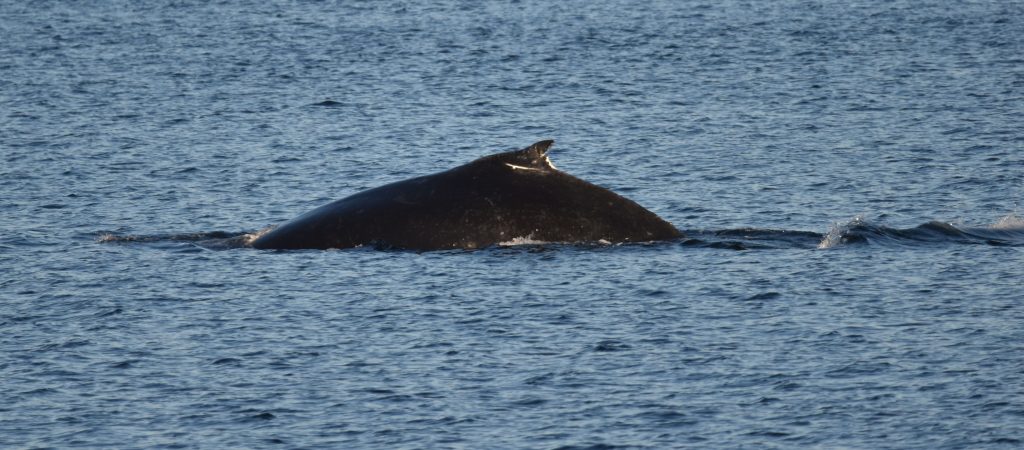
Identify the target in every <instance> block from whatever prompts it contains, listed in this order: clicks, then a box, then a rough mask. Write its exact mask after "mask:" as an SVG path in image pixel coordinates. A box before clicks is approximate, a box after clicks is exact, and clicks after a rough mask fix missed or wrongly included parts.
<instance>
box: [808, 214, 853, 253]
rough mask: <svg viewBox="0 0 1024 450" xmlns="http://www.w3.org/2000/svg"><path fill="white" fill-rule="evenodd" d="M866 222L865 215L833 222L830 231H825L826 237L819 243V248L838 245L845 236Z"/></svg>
mask: <svg viewBox="0 0 1024 450" xmlns="http://www.w3.org/2000/svg"><path fill="white" fill-rule="evenodd" d="M863 224H864V216H856V217H854V218H853V219H850V220H849V221H848V222H833V223H832V227H831V228H829V230H828V233H825V237H823V238H822V239H821V242H819V243H818V248H819V249H827V248H833V247H836V246H838V245H839V244H842V243H843V236H846V233H848V232H849V231H850V228H853V227H855V226H858V225H863Z"/></svg>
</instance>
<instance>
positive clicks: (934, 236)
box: [818, 214, 1024, 249]
mask: <svg viewBox="0 0 1024 450" xmlns="http://www.w3.org/2000/svg"><path fill="white" fill-rule="evenodd" d="M843 244H876V245H925V244H971V245H995V246H1024V220H1022V219H1021V218H1020V217H1018V216H1016V215H1013V214H1011V215H1007V216H1004V217H1002V218H1000V219H999V220H998V221H996V222H995V223H994V224H992V225H989V226H981V227H972V226H965V225H959V224H954V223H949V222H940V221H931V222H927V223H924V224H921V225H918V226H916V227H912V228H892V227H887V226H883V225H876V224H873V223H870V222H868V221H866V220H865V219H864V218H863V217H855V218H853V219H852V220H850V221H849V222H845V223H842V222H837V223H835V224H833V225H832V228H831V229H830V230H829V232H828V233H826V234H825V236H824V238H822V240H821V243H819V244H818V248H820V249H828V248H834V247H837V246H840V245H843Z"/></svg>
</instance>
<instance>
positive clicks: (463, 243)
mask: <svg viewBox="0 0 1024 450" xmlns="http://www.w3.org/2000/svg"><path fill="white" fill-rule="evenodd" d="M553 143H554V141H551V140H546V141H540V142H537V143H536V144H533V145H531V146H529V147H527V148H525V149H522V150H516V151H510V152H505V153H497V154H494V155H490V156H485V157H482V158H480V159H477V160H475V161H473V162H470V163H468V164H465V165H462V166H458V167H455V168H453V169H450V170H446V171H444V172H439V173H435V174H433V175H426V176H421V177H417V178H411V179H408V180H404V181H399V182H396V183H391V184H387V185H384V186H380V187H377V188H373V189H370V190H366V191H363V192H360V193H357V194H354V195H352V196H349V197H346V198H343V199H341V200H337V201H334V202H332V203H329V204H326V205H324V206H321V207H319V208H316V209H313V210H312V211H309V212H307V213H305V214H302V215H300V216H298V217H296V218H294V219H292V220H289V221H287V222H285V223H283V224H281V225H279V226H278V227H276V228H274V229H272V230H271V231H269V232H267V233H265V234H263V235H262V236H259V237H257V238H256V239H255V240H253V242H252V243H251V245H252V247H254V248H257V249H329V248H350V247H359V246H363V245H377V246H385V247H390V248H401V249H408V250H442V249H460V248H461V249H474V248H482V247H487V246H492V245H496V244H500V243H503V242H510V241H513V240H516V239H520V240H523V239H525V240H529V241H540V242H558V243H597V242H607V243H626V242H649V241H661V240H669V239H674V238H678V237H681V236H682V234H681V233H680V232H679V230H677V229H676V228H675V227H674V226H672V224H670V223H668V222H666V221H665V220H663V219H661V218H660V217H658V216H657V215H655V214H654V213H652V212H650V211H648V210H647V209H644V207H642V206H640V205H638V204H637V203H635V202H633V201H632V200H629V199H627V198H625V197H622V196H620V195H618V194H616V193H614V192H612V191H610V190H608V189H605V188H602V187H600V186H596V185H594V184H591V183H588V182H586V181H584V180H581V179H579V178H576V177H574V176H572V175H569V174H567V173H565V172H562V171H560V170H558V169H556V168H555V167H554V166H553V165H552V164H551V161H550V160H549V159H548V155H547V153H548V149H549V148H550V147H551V144H553Z"/></svg>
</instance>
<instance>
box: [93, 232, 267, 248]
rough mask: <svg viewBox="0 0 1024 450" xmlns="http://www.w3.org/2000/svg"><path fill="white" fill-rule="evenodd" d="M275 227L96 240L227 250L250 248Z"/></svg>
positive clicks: (100, 239)
mask: <svg viewBox="0 0 1024 450" xmlns="http://www.w3.org/2000/svg"><path fill="white" fill-rule="evenodd" d="M271 229H273V227H268V228H265V229H262V230H259V231H256V232H229V231H208V232H199V233H169V234H149V235H131V234H129V235H119V234H115V233H102V234H100V236H99V237H98V238H97V239H96V241H97V242H99V243H101V244H160V243H189V244H193V245H196V246H199V247H203V248H206V249H210V250H226V249H232V248H242V247H249V246H250V245H251V244H252V241H254V240H256V238H258V237H260V236H262V235H264V234H266V233H267V232H268V231H270V230H271Z"/></svg>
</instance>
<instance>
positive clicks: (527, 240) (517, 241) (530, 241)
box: [498, 233, 550, 247]
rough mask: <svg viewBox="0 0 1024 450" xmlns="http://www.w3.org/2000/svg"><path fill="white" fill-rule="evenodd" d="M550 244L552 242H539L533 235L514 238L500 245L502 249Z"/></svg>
mask: <svg viewBox="0 0 1024 450" xmlns="http://www.w3.org/2000/svg"><path fill="white" fill-rule="evenodd" d="M549 243H550V242H547V241H538V240H536V239H534V238H533V234H532V233H531V234H528V235H526V236H519V237H514V238H512V239H509V240H507V241H504V242H499V243H498V245H500V246H502V247H511V246H514V245H541V244H549Z"/></svg>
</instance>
